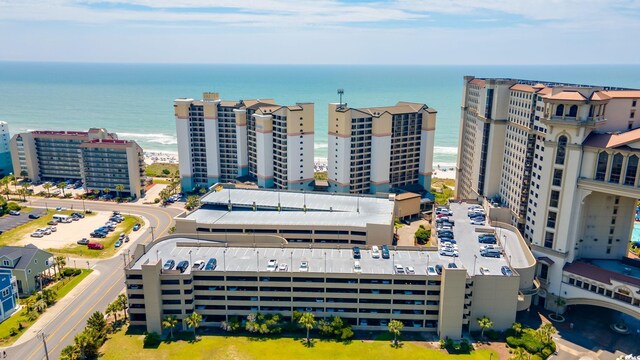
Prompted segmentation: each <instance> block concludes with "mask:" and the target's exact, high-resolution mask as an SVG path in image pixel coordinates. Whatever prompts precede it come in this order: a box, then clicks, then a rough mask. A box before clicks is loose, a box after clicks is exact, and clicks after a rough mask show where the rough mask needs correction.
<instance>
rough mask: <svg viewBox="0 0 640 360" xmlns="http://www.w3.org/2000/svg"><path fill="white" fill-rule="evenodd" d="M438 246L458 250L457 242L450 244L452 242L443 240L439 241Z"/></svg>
mask: <svg viewBox="0 0 640 360" xmlns="http://www.w3.org/2000/svg"><path fill="white" fill-rule="evenodd" d="M440 246H441V247H442V248H443V249H445V248H448V249H453V250H458V244H452V243H450V242H448V241H443V242H441V243H440Z"/></svg>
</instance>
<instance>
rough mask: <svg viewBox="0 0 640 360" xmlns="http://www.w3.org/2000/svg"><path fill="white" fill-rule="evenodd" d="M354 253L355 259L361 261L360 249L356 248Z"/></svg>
mask: <svg viewBox="0 0 640 360" xmlns="http://www.w3.org/2000/svg"><path fill="white" fill-rule="evenodd" d="M352 251H353V258H354V259H360V248H359V247H357V246H356V247H354V248H353V250H352Z"/></svg>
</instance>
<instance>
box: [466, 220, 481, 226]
mask: <svg viewBox="0 0 640 360" xmlns="http://www.w3.org/2000/svg"><path fill="white" fill-rule="evenodd" d="M469 223H470V224H471V225H484V220H475V219H471V221H469Z"/></svg>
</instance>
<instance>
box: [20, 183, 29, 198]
mask: <svg viewBox="0 0 640 360" xmlns="http://www.w3.org/2000/svg"><path fill="white" fill-rule="evenodd" d="M20 187H21V189H20V190H21V192H22V196H24V201H27V194H28V193H29V191H28V190H29V184H28V183H26V182H23V183H22V184H20Z"/></svg>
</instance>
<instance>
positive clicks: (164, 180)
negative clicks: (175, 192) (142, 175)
mask: <svg viewBox="0 0 640 360" xmlns="http://www.w3.org/2000/svg"><path fill="white" fill-rule="evenodd" d="M153 183H154V184H164V185H169V184H171V180H168V179H153Z"/></svg>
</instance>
